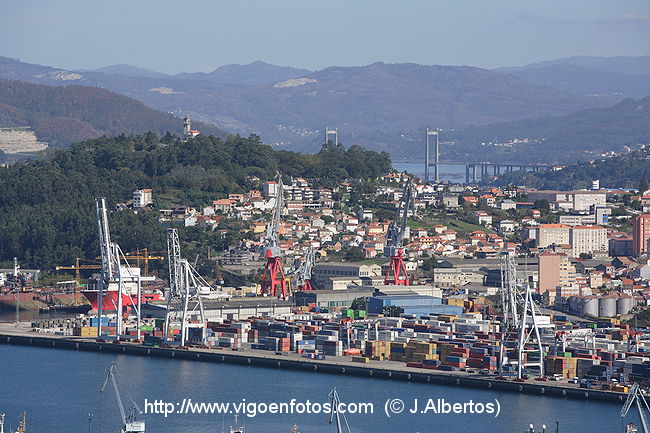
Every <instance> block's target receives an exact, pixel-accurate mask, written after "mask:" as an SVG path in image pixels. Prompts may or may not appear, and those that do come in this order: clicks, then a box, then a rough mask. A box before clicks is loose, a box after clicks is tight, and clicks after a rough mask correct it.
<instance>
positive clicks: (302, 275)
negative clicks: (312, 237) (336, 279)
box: [296, 247, 316, 290]
mask: <svg viewBox="0 0 650 433" xmlns="http://www.w3.org/2000/svg"><path fill="white" fill-rule="evenodd" d="M315 262H316V252H315V250H314V247H309V248H308V249H307V252H305V257H304V259H303V261H302V262H301V263H300V266H298V270H296V287H297V288H298V290H314V288H313V287H312V285H311V276H312V272H313V270H314V264H315Z"/></svg>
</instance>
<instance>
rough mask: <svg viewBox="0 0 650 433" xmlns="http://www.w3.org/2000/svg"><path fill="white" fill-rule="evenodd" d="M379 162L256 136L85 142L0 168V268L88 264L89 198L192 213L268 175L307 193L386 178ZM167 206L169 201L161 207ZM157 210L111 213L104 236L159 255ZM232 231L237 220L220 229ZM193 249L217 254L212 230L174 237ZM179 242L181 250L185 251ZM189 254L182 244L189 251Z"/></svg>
mask: <svg viewBox="0 0 650 433" xmlns="http://www.w3.org/2000/svg"><path fill="white" fill-rule="evenodd" d="M390 166H391V162H390V157H389V156H388V154H386V153H384V154H378V153H376V152H372V151H366V150H364V149H362V148H360V147H358V146H352V147H350V148H349V149H345V148H343V147H342V146H341V145H338V146H336V145H333V144H331V143H330V144H329V145H326V146H324V147H323V149H322V150H321V151H320V152H319V153H318V154H315V155H304V154H298V153H293V152H287V151H274V150H273V149H272V148H271V147H270V146H266V145H264V144H262V143H261V141H260V139H259V138H258V137H257V136H251V137H249V138H243V137H240V136H229V137H228V138H226V139H221V138H218V137H214V136H199V137H197V138H195V139H192V140H190V141H188V142H181V141H180V140H178V139H177V138H176V137H174V136H172V135H170V134H167V135H166V136H164V137H163V138H162V139H160V138H159V137H158V136H157V135H156V134H154V133H147V134H144V135H119V136H117V137H114V138H105V137H102V138H98V139H93V140H87V141H84V142H81V143H77V144H74V145H72V146H71V148H70V149H69V150H58V151H55V152H53V153H52V154H51V155H49V156H48V157H47V158H46V159H43V160H32V161H26V162H21V163H17V164H14V165H11V166H8V167H0V262H1V261H6V260H11V259H12V258H13V257H18V258H19V260H20V262H21V263H23V265H24V266H25V267H38V268H43V269H45V270H48V269H52V268H53V267H54V266H55V265H57V264H69V263H73V261H74V259H75V257H82V258H83V257H85V258H92V257H95V256H96V255H97V254H98V252H99V249H98V248H99V246H98V242H97V233H96V231H97V229H96V225H95V214H94V212H95V210H94V206H95V204H94V198H95V197H100V196H102V197H106V198H107V200H108V203H109V206H110V208H111V209H115V207H116V204H117V203H125V202H127V201H129V200H130V199H131V198H132V196H133V191H134V190H136V189H140V188H153V189H154V200H155V205H156V206H158V203H159V202H158V197H163V196H164V197H166V200H167V201H168V202H171V204H178V205H188V206H197V207H200V206H202V205H206V204H209V203H211V202H212V200H215V199H218V198H222V197H225V196H227V194H228V193H236V192H246V191H248V190H250V189H254V188H255V189H259V188H260V186H261V182H262V181H264V180H268V179H273V178H274V176H275V175H276V172H277V171H281V172H282V174H283V175H285V176H287V177H288V176H294V177H298V176H300V177H306V178H318V179H317V180H316V184H317V185H325V186H327V185H329V186H331V185H334V184H336V183H338V182H340V181H341V180H343V179H348V178H349V179H354V178H368V177H376V176H380V175H383V174H385V173H387V172H388V171H389V170H390ZM165 204H166V205H167V204H170V203H165ZM158 218H159V215H158V212H154V211H141V212H138V213H135V212H133V211H131V210H124V211H113V212H111V214H110V215H109V219H110V224H111V231H112V233H113V235H114V238H115V240H116V241H117V242H118V243H119V244H120V245H121V247H122V249H123V250H124V251H135V250H137V249H138V248H140V249H142V248H144V247H147V248H149V249H150V251H163V250H164V229H163V228H162V227H161V225H160V222H159V220H158ZM223 224H224V225H223V226H221V228H223V227H226V228H228V229H230V231H231V232H233V233H240V232H241V229H242V228H243V225H242V224H241V221H225V222H224V223H223ZM182 231H183V232H182V236H181V237H182V239H185V240H192V241H193V244H192V245H193V246H194V249H190V248H188V250H187V251H188V252H193V251H197V250H198V248H203V249H202V250H201V251H205V248H206V247H207V246H211V247H212V248H214V250H220V249H223V248H225V247H227V246H228V245H227V242H226V243H225V244H224V240H223V239H222V238H223V235H221V234H219V232H209V233H208V232H204V231H203V229H199V228H187V229H182ZM187 246H188V244H186V245H185V247H187ZM190 246H191V245H190Z"/></svg>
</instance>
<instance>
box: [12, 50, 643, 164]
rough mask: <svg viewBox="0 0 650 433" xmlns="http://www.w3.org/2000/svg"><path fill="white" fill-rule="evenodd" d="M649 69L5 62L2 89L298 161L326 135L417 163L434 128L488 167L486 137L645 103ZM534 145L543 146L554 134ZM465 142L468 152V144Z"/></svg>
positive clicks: (578, 64)
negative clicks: (212, 134)
mask: <svg viewBox="0 0 650 433" xmlns="http://www.w3.org/2000/svg"><path fill="white" fill-rule="evenodd" d="M648 59H650V56H646V57H640V58H592V57H574V58H566V59H559V60H555V61H550V62H542V63H538V64H532V65H527V66H523V67H514V68H499V69H497V70H494V71H491V70H486V69H481V68H475V67H469V66H438V65H434V66H423V65H417V64H386V63H374V64H371V65H367V66H358V67H329V68H325V69H323V70H320V71H316V72H310V71H307V70H304V69H296V68H291V67H281V66H275V65H269V64H267V63H263V62H254V63H251V64H248V65H227V66H223V67H220V68H217V69H216V70H215V71H213V72H210V73H182V74H177V75H173V76H170V75H165V74H159V73H157V72H153V71H148V70H145V69H142V68H137V67H132V66H129V65H114V66H109V67H105V68H100V69H98V70H93V71H68V70H62V69H56V68H51V67H47V66H39V65H32V64H26V63H21V62H19V61H16V60H14V59H8V58H3V57H0V77H7V78H13V79H19V80H23V81H29V82H35V83H39V84H47V85H62V84H71V83H74V84H83V85H89V86H96V87H103V88H106V89H109V90H111V91H114V92H117V93H120V94H123V95H126V96H129V97H132V98H135V99H138V100H140V101H142V102H144V103H145V104H147V105H148V106H150V107H153V108H156V109H158V110H162V111H165V112H168V113H172V114H175V115H178V116H180V115H182V114H183V113H185V112H189V113H190V115H191V116H192V117H193V118H194V119H197V120H201V121H204V122H208V123H211V124H214V125H216V126H218V127H219V128H221V129H224V130H227V131H229V132H233V133H240V134H242V135H248V134H251V133H255V134H258V135H260V136H261V137H262V139H263V140H264V141H265V142H266V143H269V144H274V145H275V146H276V147H278V148H285V149H290V150H298V151H303V152H315V151H318V150H319V149H320V146H321V144H322V142H323V140H324V128H325V127H326V126H329V127H337V128H338V129H339V132H340V137H339V138H340V141H341V142H343V143H344V144H360V145H363V146H366V147H368V148H372V149H375V150H386V151H389V152H391V153H392V154H393V156H394V157H396V158H407V159H419V158H421V153H422V151H421V143H422V136H423V133H424V129H425V128H426V127H432V128H433V127H439V128H442V129H443V130H444V131H445V133H444V134H443V135H446V136H447V137H450V136H453V137H456V134H459V135H458V136H457V137H458V140H456V142H457V143H458V146H457V150H458V151H452V149H451V148H449V151H448V154H447V156H448V157H450V158H460V157H461V156H463V158H464V159H468V158H472V159H475V160H485V159H486V157H493V155H491V154H489V155H487V156H486V155H483V152H485V148H484V146H482V145H481V142H484V141H489V140H490V136H499V137H508V139H510V138H526V137H525V136H522V135H519V134H520V133H533V132H534V133H535V134H542V132H544V130H545V129H544V128H546V126H540V128H539V129H538V130H535V131H533V130H531V129H526V128H523V127H521V125H523V124H525V123H526V122H525V120H526V119H537V118H539V117H543V118H544V119H545V120H543V121H538V120H536V121H535V122H542V123H541V124H540V125H547V124H548V123H545V122H551V120H548V119H550V118H552V117H559V118H560V119H562V118H563V117H562V116H566V115H570V114H572V113H576V112H581V110H585V109H590V108H592V109H596V108H603V107H607V106H610V105H611V104H612V103H613V102H617V101H620V100H622V99H623V98H624V97H634V98H641V97H644V96H647V95H648V94H650V87H649V83H650V80H646V77H645V74H646V73H647V74H649V76H650V72H649V71H650V66H648V65H647V64H646V63H647V62H648ZM597 68H600V69H597ZM566 119H570V118H566ZM518 121H522V122H523V123H517V122H518ZM512 122H515V123H512ZM559 122H564V121H563V120H559ZM566 122H567V124H566V128H565V129H563V130H564V131H565V133H566V135H567V136H572V137H578V138H579V139H578V141H580V142H582V141H584V139H585V137H586V136H585V130H584V129H580V128H577V127H575V128H573V126H572V125H571V124H570V121H569V120H566ZM490 124H493V126H490V127H486V129H481V128H480V127H481V126H482V125H490ZM517 125H519V126H517ZM531 125H532V124H531ZM616 127H618V126H615V127H614V128H616ZM633 127H634V128H639V126H638V125H636V124H635V125H633ZM572 128H573V129H572ZM610 130H611V128H610ZM464 131H467V133H465V132H464ZM495 131H498V134H496V133H495ZM546 131H548V130H546ZM620 132H621V131H614V133H616V134H619V133H620ZM637 132H638V133H639V134H640V136H641V137H642V136H643V131H629V135H634V134H635V133H637ZM463 134H464V135H463ZM481 134H486V135H484V136H482V135H481ZM619 135H620V134H619ZM539 136H541V137H542V138H544V139H548V136H549V134H548V133H545V134H542V135H539ZM469 137H472V138H471V140H474V141H466V140H470V138H469ZM461 138H462V140H461ZM620 141H621V140H619V142H620ZM623 141H625V142H626V143H627V140H623ZM548 142H549V141H547V143H548ZM619 142H617V143H613V144H612V146H611V147H616V146H619V144H620V143H619ZM587 147H588V146H587ZM594 148H600V145H595V146H594ZM548 149H549V150H550V149H551V147H549V148H548ZM578 149H579V150H578ZM538 150H539V152H542V154H540V155H539V158H541V159H544V158H547V156H545V155H543V153H544V152H546V151H547V150H546V149H545V148H544V147H541V148H540V149H538ZM585 151H586V153H585ZM589 152H590V150H589V149H586V148H585V147H584V146H582V145H581V146H579V147H577V148H572V149H571V152H568V153H567V154H566V158H577V157H578V156H580V157H581V158H584V157H586V155H588V154H589ZM569 155H570V156H569ZM523 156H527V157H530V155H526V154H524V155H523ZM550 156H552V157H563V156H565V155H564V153H561V154H560V155H557V154H551V155H550Z"/></svg>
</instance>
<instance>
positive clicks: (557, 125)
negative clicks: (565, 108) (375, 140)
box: [442, 96, 650, 164]
mask: <svg viewBox="0 0 650 433" xmlns="http://www.w3.org/2000/svg"><path fill="white" fill-rule="evenodd" d="M444 137H445V138H444V139H445V140H453V144H445V145H443V146H442V148H443V150H442V153H443V156H442V158H444V159H449V160H455V161H465V160H469V161H472V162H476V160H477V159H478V158H479V157H478V156H477V154H478V155H483V156H482V158H484V160H488V161H491V162H528V163H545V164H566V163H572V162H576V161H586V160H593V159H596V158H600V156H601V155H602V154H603V153H605V152H610V151H614V152H622V151H625V150H627V148H632V149H634V148H637V147H638V146H639V145H640V144H650V96H648V97H645V98H643V99H640V100H633V99H626V100H624V101H621V102H619V103H618V104H616V105H614V106H611V107H603V108H591V109H587V110H581V111H578V112H576V113H572V114H568V115H566V116H561V117H542V118H537V119H530V120H520V121H516V122H509V123H496V124H491V125H485V126H476V127H470V128H465V129H462V130H458V131H452V132H450V133H445V134H444ZM514 139H519V141H518V142H513V140H514ZM524 139H528V140H527V141H524ZM488 155H489V156H488Z"/></svg>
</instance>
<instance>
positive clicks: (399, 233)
mask: <svg viewBox="0 0 650 433" xmlns="http://www.w3.org/2000/svg"><path fill="white" fill-rule="evenodd" d="M414 189H415V188H414V185H413V181H412V180H411V179H409V180H408V182H407V183H406V185H405V186H404V191H403V193H402V198H401V200H400V203H399V204H398V206H397V212H396V213H395V220H394V221H393V222H391V223H390V225H389V226H388V233H387V234H386V248H385V249H384V256H386V257H390V264H389V265H388V271H387V272H386V278H384V284H397V285H402V286H410V285H411V280H410V279H409V276H408V273H407V272H406V266H405V265H404V250H403V249H402V242H403V240H404V235H405V233H406V227H407V226H406V222H407V219H408V214H409V212H410V211H411V206H412V204H413V200H414V194H413V191H414ZM398 224H399V225H398Z"/></svg>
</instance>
